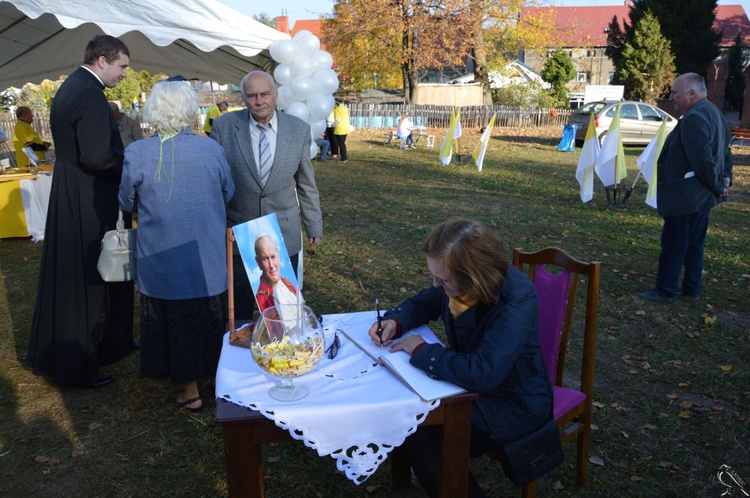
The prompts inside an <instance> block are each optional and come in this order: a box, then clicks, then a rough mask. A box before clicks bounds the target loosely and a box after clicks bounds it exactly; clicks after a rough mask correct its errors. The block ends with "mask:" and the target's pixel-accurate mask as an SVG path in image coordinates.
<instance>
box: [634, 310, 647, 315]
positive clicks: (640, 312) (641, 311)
mask: <svg viewBox="0 0 750 498" xmlns="http://www.w3.org/2000/svg"><path fill="white" fill-rule="evenodd" d="M635 314H636V315H638V316H646V312H645V311H643V310H638V311H636V312H635Z"/></svg>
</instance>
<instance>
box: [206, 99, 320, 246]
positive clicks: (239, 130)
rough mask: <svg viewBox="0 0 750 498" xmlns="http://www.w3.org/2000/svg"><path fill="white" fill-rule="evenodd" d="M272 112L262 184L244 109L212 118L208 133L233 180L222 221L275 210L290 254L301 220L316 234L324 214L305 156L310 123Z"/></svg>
mask: <svg viewBox="0 0 750 498" xmlns="http://www.w3.org/2000/svg"><path fill="white" fill-rule="evenodd" d="M276 116H277V119H278V132H277V135H276V153H275V155H274V159H273V166H272V168H271V173H270V175H269V177H268V181H267V182H266V185H265V187H264V186H263V185H261V183H260V175H259V174H258V167H257V165H256V163H255V156H254V154H253V146H254V144H253V143H252V139H251V136H250V115H249V112H248V111H247V110H246V109H243V110H241V111H234V112H230V113H227V114H224V115H223V116H221V117H219V118H217V119H215V120H214V122H213V126H212V128H211V138H213V139H214V140H216V141H217V142H219V144H221V146H222V147H224V152H225V153H226V156H227V161H228V162H229V167H230V169H231V171H232V178H233V180H234V185H235V192H234V197H233V198H232V200H231V201H230V202H229V204H227V227H231V226H234V225H237V224H240V223H244V222H246V221H249V220H252V219H255V218H259V217H261V216H265V215H267V214H270V213H274V212H275V213H276V217H277V218H278V220H279V226H280V227H281V233H282V235H283V237H284V243H285V245H286V248H287V251H288V252H289V254H290V255H294V254H296V253H298V252H299V251H300V250H301V249H302V236H301V226H302V225H304V227H305V233H306V234H307V237H321V236H322V235H323V217H322V215H321V212H320V198H319V195H318V187H317V185H315V171H314V170H313V166H312V163H311V162H310V144H311V138H310V126H309V125H307V124H306V123H305V122H304V121H302V120H301V119H298V118H296V117H294V116H290V115H288V114H284V113H281V112H277V113H276Z"/></svg>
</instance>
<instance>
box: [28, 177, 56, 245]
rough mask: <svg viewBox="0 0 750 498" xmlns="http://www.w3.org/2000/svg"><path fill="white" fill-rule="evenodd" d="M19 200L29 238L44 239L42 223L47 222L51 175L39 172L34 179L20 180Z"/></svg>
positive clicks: (35, 240) (37, 240) (36, 240)
mask: <svg viewBox="0 0 750 498" xmlns="http://www.w3.org/2000/svg"><path fill="white" fill-rule="evenodd" d="M20 183H21V200H22V201H23V214H24V216H26V228H27V229H28V231H29V235H30V236H31V240H33V241H34V242H39V241H40V240H44V225H45V224H46V222H47V205H48V204H49V194H50V189H51V188H52V175H51V174H40V175H39V176H38V177H37V178H36V179H34V180H21V182H20Z"/></svg>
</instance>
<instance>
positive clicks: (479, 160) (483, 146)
mask: <svg viewBox="0 0 750 498" xmlns="http://www.w3.org/2000/svg"><path fill="white" fill-rule="evenodd" d="M496 114H497V113H495V114H493V115H492V119H490V124H488V125H487V128H485V130H484V132H483V133H482V137H481V138H480V139H479V143H478V144H477V146H476V148H475V149H474V153H473V154H472V155H471V157H473V158H474V164H476V165H477V169H478V170H479V171H482V164H483V163H484V154H485V152H487V144H489V143H490V137H491V136H492V127H493V126H495V115H496Z"/></svg>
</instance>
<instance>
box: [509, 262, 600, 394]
mask: <svg viewBox="0 0 750 498" xmlns="http://www.w3.org/2000/svg"><path fill="white" fill-rule="evenodd" d="M513 265H514V266H515V267H516V268H518V269H519V270H521V271H524V272H525V273H526V276H527V277H528V278H529V280H531V281H532V282H533V283H534V287H535V288H536V291H537V298H538V301H539V341H540V343H541V349H542V357H543V358H544V363H545V366H546V367H547V372H548V374H549V376H550V380H551V381H552V383H553V384H555V385H557V386H562V385H563V376H564V370H565V359H566V358H567V351H568V340H569V339H570V329H571V325H572V323H573V312H574V310H575V302H576V292H577V290H578V281H579V279H580V278H581V276H582V275H585V276H586V280H587V282H586V308H585V310H586V314H585V317H584V326H583V351H582V367H581V386H580V390H581V391H583V392H585V393H587V394H589V395H591V394H592V393H593V388H594V355H595V350H596V317H597V313H598V307H599V274H600V269H601V264H600V263H599V262H598V261H596V262H592V263H585V262H583V261H580V260H578V259H576V258H574V257H573V256H571V255H570V254H568V253H567V252H565V251H564V250H563V249H560V248H558V247H547V248H545V249H542V250H540V251H536V252H525V251H523V250H521V249H514V250H513ZM545 266H547V267H557V268H559V269H560V270H561V272H560V273H551V272H549V271H547V268H546V267H545Z"/></svg>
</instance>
